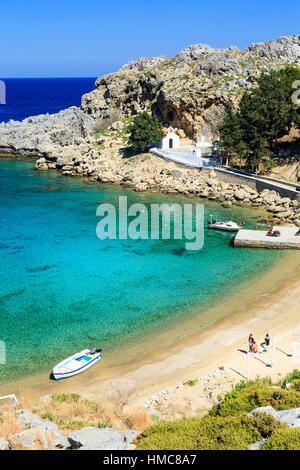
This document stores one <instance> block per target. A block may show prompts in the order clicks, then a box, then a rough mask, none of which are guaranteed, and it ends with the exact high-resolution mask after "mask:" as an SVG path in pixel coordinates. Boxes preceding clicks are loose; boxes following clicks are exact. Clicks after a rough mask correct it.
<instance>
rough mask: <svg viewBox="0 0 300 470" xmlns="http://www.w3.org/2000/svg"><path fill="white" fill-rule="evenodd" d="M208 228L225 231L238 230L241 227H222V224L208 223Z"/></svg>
mask: <svg viewBox="0 0 300 470" xmlns="http://www.w3.org/2000/svg"><path fill="white" fill-rule="evenodd" d="M207 228H209V229H210V230H221V231H223V232H238V231H239V230H240V228H241V227H237V228H235V227H222V226H217V225H208V226H207Z"/></svg>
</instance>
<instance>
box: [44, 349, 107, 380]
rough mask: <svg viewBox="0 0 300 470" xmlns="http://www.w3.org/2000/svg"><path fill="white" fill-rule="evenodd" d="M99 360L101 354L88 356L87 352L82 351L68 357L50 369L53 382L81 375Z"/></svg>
mask: <svg viewBox="0 0 300 470" xmlns="http://www.w3.org/2000/svg"><path fill="white" fill-rule="evenodd" d="M100 359H101V353H95V354H89V350H86V349H85V350H83V351H80V352H79V353H76V354H74V355H73V356H70V357H68V358H67V359H65V360H63V361H62V362H60V363H59V364H57V365H56V366H55V367H53V369H52V375H53V377H54V378H55V380H61V379H67V378H68V377H73V376H74V375H78V374H81V373H82V372H84V371H85V370H87V369H89V368H90V367H92V366H93V365H95V364H96V363H97V362H98V361H99V360H100Z"/></svg>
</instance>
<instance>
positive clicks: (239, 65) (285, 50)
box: [0, 36, 300, 221]
mask: <svg viewBox="0 0 300 470" xmlns="http://www.w3.org/2000/svg"><path fill="white" fill-rule="evenodd" d="M287 63H289V64H298V65H300V36H293V37H281V38H279V39H277V40H273V41H268V42H265V43H257V44H252V45H250V46H249V47H248V48H247V49H245V50H239V49H238V48H236V47H234V46H233V47H230V48H229V49H213V48H212V47H210V46H207V45H203V44H196V45H193V46H189V47H187V48H186V49H184V50H183V51H181V52H179V53H178V54H177V55H176V56H175V57H173V58H165V57H155V58H141V59H138V60H136V61H130V62H129V63H128V64H125V65H123V66H122V67H121V68H120V70H119V71H118V72H116V73H111V74H108V75H105V76H103V77H100V78H98V79H97V81H96V83H95V89H94V90H93V91H92V92H90V93H87V94H85V95H84V96H83V97H82V103H81V108H77V107H71V108H69V109H66V110H63V111H60V112H59V113H57V114H52V115H49V114H45V115H40V116H34V117H29V118H27V119H24V121H22V122H15V121H9V122H8V123H2V124H0V152H1V153H8V154H13V155H16V156H21V157H22V156H33V157H36V158H37V159H38V160H37V163H36V169H37V170H48V169H59V170H62V172H63V173H64V174H66V175H77V176H88V177H89V178H90V179H91V180H92V181H100V182H110V183H119V184H125V185H131V186H133V187H135V188H136V189H137V190H145V189H149V188H155V189H157V190H163V191H166V192H182V193H184V194H187V195H189V194H191V195H198V196H202V197H208V198H210V199H214V200H217V201H220V202H222V203H223V205H224V207H231V205H232V204H237V205H241V204H247V205H253V206H259V205H264V206H265V207H267V209H268V210H269V211H270V212H273V213H275V214H276V216H275V220H276V221H278V220H291V221H293V220H299V219H300V214H298V209H297V207H296V206H297V204H295V201H286V200H285V201H281V198H280V196H279V195H278V194H273V193H274V192H272V191H269V192H268V191H267V190H265V192H263V193H261V194H257V193H256V194H254V192H253V190H252V189H251V188H249V187H247V186H245V185H237V184H229V185H228V184H227V183H225V182H222V181H219V180H218V179H217V178H216V177H215V176H214V177H212V178H211V177H209V176H208V175H207V172H205V171H203V172H201V173H200V172H199V170H192V169H187V168H184V169H182V168H181V169H180V171H179V173H180V175H181V176H178V174H177V175H176V174H175V173H174V170H175V169H176V168H178V165H176V164H173V163H171V162H166V161H163V160H161V159H160V158H158V157H156V156H153V155H151V156H150V155H149V154H148V155H139V156H137V157H133V158H124V157H126V156H127V155H126V143H125V142H126V139H125V138H126V131H125V126H126V124H127V122H128V120H129V119H130V117H131V116H132V115H134V114H136V113H138V112H140V111H144V110H148V111H149V110H152V112H153V113H154V114H156V115H157V116H158V117H160V118H161V119H162V120H163V122H164V124H165V125H166V126H168V125H171V126H172V127H174V128H178V129H180V130H181V132H182V133H183V132H184V133H185V135H186V136H188V137H189V138H192V139H197V138H199V136H201V135H205V136H206V137H207V138H209V139H214V138H216V137H217V124H218V123H220V122H221V121H222V118H223V116H224V109H225V105H226V104H227V103H229V102H230V103H233V104H234V105H237V104H238V102H239V99H240V97H241V93H242V91H243V90H244V89H246V88H249V87H251V86H253V85H255V83H256V79H257V77H258V76H259V75H260V74H261V73H262V72H267V73H268V72H269V71H271V70H272V69H278V68H280V67H282V66H285V65H286V64H287ZM179 168H180V167H179ZM285 199H286V198H285ZM276 207H277V208H276ZM279 208H280V209H279ZM273 209H274V210H273Z"/></svg>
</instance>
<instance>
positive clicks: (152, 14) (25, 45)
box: [0, 0, 300, 78]
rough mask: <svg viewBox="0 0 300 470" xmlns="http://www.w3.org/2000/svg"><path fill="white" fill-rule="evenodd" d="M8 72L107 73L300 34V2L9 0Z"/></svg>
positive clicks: (4, 25) (4, 64)
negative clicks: (150, 60)
mask: <svg viewBox="0 0 300 470" xmlns="http://www.w3.org/2000/svg"><path fill="white" fill-rule="evenodd" d="M0 18H1V43H0V57H1V61H0V77H1V78H7V77H71V76H79V77H80V76H91V77H94V76H99V75H101V74H103V73H107V72H112V71H115V70H117V69H118V68H119V67H120V66H121V65H122V64H123V63H125V62H127V61H128V60H131V59H135V58H138V57H141V56H144V57H150V56H157V55H165V56H169V57H170V56H173V55H175V54H176V53H177V52H178V51H180V50H181V49H183V48H185V47H187V46H189V45H190V44H195V43H205V44H209V45H211V46H213V47H229V46H231V45H236V46H238V47H240V48H245V47H247V46H248V45H249V44H250V43H251V42H259V41H266V40H268V39H276V38H277V37H278V36H282V35H294V34H299V24H300V1H299V0H288V1H285V2H283V1H282V0H271V1H270V0H259V1H258V0H252V1H247V2H244V1H242V0H239V1H237V0H227V1H224V0H223V1H221V0H206V1H202V0H185V1H184V0H181V1H179V0H163V1H162V0H139V1H138V0H122V1H120V0H114V1H112V0H111V1H105V2H103V1H102V0H98V1H97V0H93V1H91V0H81V1H78V0H72V1H70V0H59V1H58V0H52V1H49V2H47V1H41V0H39V1H37V0H22V1H21V0H1V3H0Z"/></svg>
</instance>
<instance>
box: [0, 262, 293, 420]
mask: <svg viewBox="0 0 300 470" xmlns="http://www.w3.org/2000/svg"><path fill="white" fill-rule="evenodd" d="M299 261H300V257H299V254H298V253H291V254H288V255H287V257H286V258H285V260H284V261H283V262H280V263H278V264H277V265H276V267H275V268H272V270H271V272H269V273H265V274H264V275H263V276H261V277H259V278H258V279H256V280H255V282H254V283H253V285H252V286H251V285H249V286H248V288H247V290H243V289H242V291H241V294H240V296H237V298H235V299H232V302H230V301H229V302H227V303H224V305H223V308H222V313H220V314H219V318H218V316H217V312H216V311H215V309H213V310H212V311H210V312H208V313H207V316H206V317H205V316H203V315H200V316H199V317H197V316H196V317H195V316H194V317H193V318H192V319H191V320H189V321H186V322H185V323H184V324H183V325H181V326H180V327H177V328H175V329H173V330H170V331H168V332H165V333H163V334H160V335H157V336H155V338H153V339H152V340H151V341H148V342H146V343H144V344H139V345H137V346H135V347H134V348H131V349H130V350H128V351H124V352H122V353H119V354H118V357H117V358H116V357H114V355H112V356H109V357H105V356H104V358H103V359H102V361H101V367H95V368H94V369H93V368H92V369H90V370H89V371H87V372H85V374H82V375H79V376H77V377H73V378H71V379H68V380H65V381H59V382H55V381H50V380H49V377H48V375H46V374H40V375H38V376H34V377H30V378H27V379H24V380H19V381H17V382H12V383H9V384H4V385H2V386H1V387H0V394H1V395H3V394H6V393H16V395H17V396H18V397H22V396H26V399H27V400H28V399H29V401H32V402H33V401H34V400H35V399H36V398H37V397H38V396H41V395H46V394H53V393H62V392H77V393H80V394H82V395H83V396H84V397H86V398H92V399H96V400H99V399H101V397H104V396H106V397H109V396H110V395H112V394H114V393H115V392H116V391H117V390H118V391H119V392H120V393H121V394H122V395H123V398H124V402H126V404H127V406H128V407H129V408H135V409H136V408H140V407H145V403H147V401H149V400H150V402H151V406H150V405H149V407H150V408H152V409H153V408H155V407H158V408H159V410H160V412H161V413H162V414H163V415H164V416H165V417H170V418H172V417H173V418H174V417H179V416H182V415H191V414H198V413H201V412H204V411H205V410H207V409H209V408H211V406H212V405H213V404H214V403H216V401H217V397H218V395H220V394H222V393H224V392H225V391H227V390H230V389H231V387H232V385H233V384H234V383H237V382H240V381H241V380H243V379H244V380H245V379H246V378H247V376H248V377H249V378H250V379H254V378H255V377H256V376H258V375H259V376H261V377H265V376H271V377H272V378H273V379H274V380H279V379H280V377H282V376H284V375H285V374H287V373H288V372H290V371H292V370H293V369H295V368H299V367H300V314H299V312H300V283H299V274H300V263H299ZM218 309H219V310H220V305H219V306H218ZM212 319H213V320H212ZM201 324H202V325H206V326H205V327H203V328H202V329H201ZM193 331H196V333H193ZM267 332H268V333H269V334H270V337H271V345H270V347H269V348H268V352H266V353H262V354H256V355H254V356H250V357H249V362H247V361H248V358H247V354H246V352H247V348H248V343H247V339H248V335H249V333H253V335H254V338H255V340H256V341H257V342H258V343H260V342H261V341H262V340H263V338H264V336H265V334H266V333H267ZM274 341H275V344H274V347H273V348H272V345H273V342H274ZM272 349H273V351H272ZM272 359H273V361H274V362H273V363H271V361H272ZM116 361H117V362H116ZM116 364H117V365H116ZM248 364H249V373H248ZM219 367H221V368H222V369H223V368H224V370H221V371H220V369H218V368H219ZM216 369H218V370H217V372H216V373H215V374H213V373H212V371H215V370H216ZM195 379H197V380H196V383H195V384H194V385H193V386H189V385H187V384H186V385H182V384H183V382H184V381H189V380H195ZM167 391H168V393H166V394H164V395H159V394H160V393H161V392H167Z"/></svg>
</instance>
